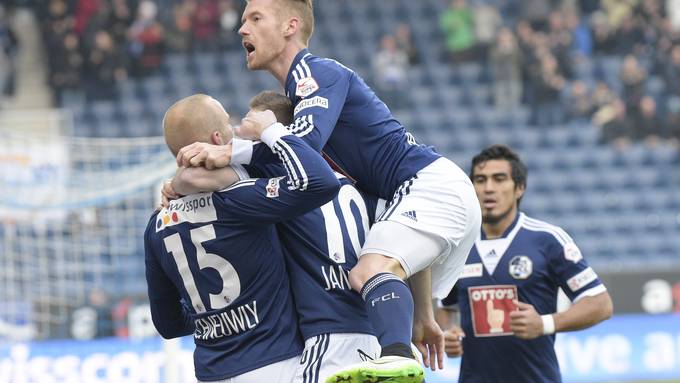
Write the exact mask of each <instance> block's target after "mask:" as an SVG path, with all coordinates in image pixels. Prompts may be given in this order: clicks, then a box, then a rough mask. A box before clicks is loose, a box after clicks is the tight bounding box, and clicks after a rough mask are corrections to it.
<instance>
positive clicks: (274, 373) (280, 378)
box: [199, 356, 300, 383]
mask: <svg viewBox="0 0 680 383" xmlns="http://www.w3.org/2000/svg"><path fill="white" fill-rule="evenodd" d="M299 362H300V357H299V356H296V357H294V358H290V359H285V360H282V361H280V362H276V363H272V364H269V365H267V366H264V367H260V368H258V369H255V370H252V371H248V372H246V373H244V374H241V375H238V376H234V377H233V378H228V379H223V380H218V381H211V382H204V383H262V382H268V383H269V382H271V383H293V382H294V380H293V379H294V378H295V369H296V368H297V366H298V363H299ZM199 382H200V381H199Z"/></svg>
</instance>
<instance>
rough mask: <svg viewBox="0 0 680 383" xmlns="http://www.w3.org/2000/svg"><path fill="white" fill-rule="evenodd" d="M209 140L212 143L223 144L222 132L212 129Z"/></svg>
mask: <svg viewBox="0 0 680 383" xmlns="http://www.w3.org/2000/svg"><path fill="white" fill-rule="evenodd" d="M210 141H211V142H212V144H213V145H224V144H225V142H224V137H222V133H220V132H219V131H217V130H216V131H214V132H213V133H212V134H211V135H210Z"/></svg>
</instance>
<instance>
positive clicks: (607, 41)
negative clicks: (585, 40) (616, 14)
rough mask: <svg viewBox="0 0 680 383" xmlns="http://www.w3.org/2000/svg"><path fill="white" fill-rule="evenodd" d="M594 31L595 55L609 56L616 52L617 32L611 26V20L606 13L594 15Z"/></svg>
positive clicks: (591, 23) (592, 23)
mask: <svg viewBox="0 0 680 383" xmlns="http://www.w3.org/2000/svg"><path fill="white" fill-rule="evenodd" d="M590 20H591V21H590V25H591V29H592V31H593V51H594V52H595V54H599V55H608V54H612V53H614V51H615V50H616V40H615V38H614V36H615V31H614V29H613V28H612V27H611V25H609V20H608V19H607V15H605V13H604V12H602V11H598V12H595V13H593V15H592V16H591V18H590Z"/></svg>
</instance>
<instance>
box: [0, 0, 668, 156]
mask: <svg viewBox="0 0 680 383" xmlns="http://www.w3.org/2000/svg"><path fill="white" fill-rule="evenodd" d="M33 4H34V9H35V11H36V12H37V15H38V18H39V20H40V28H41V31H42V37H43V42H44V46H45V51H46V57H47V61H48V65H49V85H50V87H51V89H52V90H53V93H54V100H55V103H56V104H57V105H59V104H61V100H62V94H63V92H64V91H66V90H82V91H83V92H84V93H85V94H86V95H87V98H88V99H89V100H100V99H113V98H115V97H117V93H116V87H115V84H116V83H118V82H121V81H123V80H125V79H128V78H139V77H144V76H148V75H150V74H153V73H155V72H157V71H159V70H160V68H161V64H162V63H163V60H164V56H165V55H167V54H169V53H170V54H174V53H180V54H187V55H189V54H194V53H196V52H224V51H231V50H239V49H241V48H240V39H239V37H238V34H237V30H238V26H239V25H240V14H241V11H242V6H243V4H241V2H240V1H234V0H163V1H157V2H154V1H151V0H141V1H140V0H36V1H35V2H33ZM8 11H10V12H11V8H10V9H9V10H8V9H7V6H5V7H2V8H0V44H1V46H2V50H1V51H0V63H3V64H5V63H6V64H5V65H0V68H2V71H0V90H2V93H3V94H4V95H5V96H8V95H11V94H12V92H13V88H14V75H13V72H14V71H15V70H16V68H15V65H13V64H12V63H13V58H14V57H15V56H16V51H17V49H18V47H17V39H16V36H15V35H14V34H13V33H12V30H11V29H10V28H8V24H7V22H6V20H7V13H8ZM433 22H434V20H433ZM438 22H439V26H440V30H441V33H442V35H441V36H442V39H441V40H440V41H430V42H429V43H430V44H441V45H442V46H443V47H444V50H443V51H444V52H445V55H446V57H443V58H442V59H443V60H446V61H447V62H449V63H450V65H451V66H456V65H459V64H461V63H466V62H478V63H483V65H484V66H485V68H484V69H485V71H486V72H485V73H486V74H488V76H489V78H490V79H491V81H492V84H493V103H494V105H495V106H496V107H497V108H499V109H501V110H512V109H513V108H515V107H517V106H519V105H520V104H525V105H529V106H530V108H531V111H532V119H531V121H532V123H534V124H536V125H551V124H559V123H563V122H565V121H569V120H573V119H587V120H592V121H593V122H594V123H595V124H597V125H598V126H601V127H602V135H603V139H604V140H606V141H608V142H613V143H614V144H615V145H617V146H618V147H626V146H627V145H628V144H629V143H630V142H633V141H644V142H646V143H647V144H649V145H655V144H657V143H658V142H659V141H661V140H674V141H675V142H677V140H678V138H679V137H680V1H678V0H578V1H576V0H526V1H518V0H504V1H494V2H491V1H489V2H486V1H468V0H453V1H451V3H450V4H448V6H447V7H446V8H445V9H444V11H443V12H442V13H441V14H440V15H439V20H438ZM374 52H375V54H374V56H373V57H372V66H373V72H372V73H362V74H363V75H364V76H366V77H369V79H370V80H371V81H372V82H373V83H374V84H375V85H376V87H377V88H378V89H379V91H380V92H381V95H382V96H383V97H384V98H385V99H386V101H387V103H388V104H389V105H390V106H391V107H392V108H393V109H403V108H407V107H408V103H409V100H408V97H407V96H405V94H406V93H408V91H407V87H408V85H409V84H408V71H409V68H411V67H413V66H417V65H419V64H420V62H421V58H420V57H419V54H420V53H419V49H418V47H417V46H416V45H415V44H414V42H413V41H412V39H411V30H410V26H409V25H408V24H407V23H400V24H398V25H397V26H396V27H395V28H394V30H392V31H388V33H384V34H383V35H382V36H381V38H380V39H379V41H375V50H374ZM598 58H600V59H602V60H604V61H603V62H604V65H603V66H602V67H601V68H599V69H598V70H599V72H598V71H595V72H596V73H595V76H584V75H583V74H584V73H585V72H584V71H585V70H587V68H588V67H590V66H591V65H592V62H593V60H594V59H598ZM584 67H585V69H584ZM371 74H373V76H371Z"/></svg>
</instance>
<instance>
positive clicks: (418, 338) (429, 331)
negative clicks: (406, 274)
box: [408, 267, 444, 371]
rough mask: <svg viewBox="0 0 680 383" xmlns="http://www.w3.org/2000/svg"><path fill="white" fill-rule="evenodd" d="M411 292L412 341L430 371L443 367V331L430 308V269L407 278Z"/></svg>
mask: <svg viewBox="0 0 680 383" xmlns="http://www.w3.org/2000/svg"><path fill="white" fill-rule="evenodd" d="M408 282H409V286H410V287H411V292H412V293H413V304H414V307H413V308H414V316H413V343H414V344H415V345H416V347H418V350H419V351H420V352H421V354H423V362H424V363H425V365H426V366H430V368H431V369H432V371H434V370H436V365H438V366H439V368H440V369H443V368H444V332H443V331H442V329H441V328H440V327H439V325H438V324H437V322H436V321H435V319H434V311H433V310H432V271H431V269H430V268H429V267H428V268H426V269H425V270H421V271H419V272H418V273H416V274H414V275H412V276H411V278H409V279H408Z"/></svg>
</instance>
